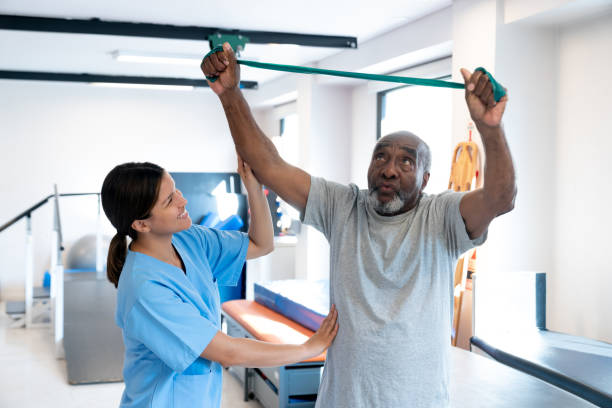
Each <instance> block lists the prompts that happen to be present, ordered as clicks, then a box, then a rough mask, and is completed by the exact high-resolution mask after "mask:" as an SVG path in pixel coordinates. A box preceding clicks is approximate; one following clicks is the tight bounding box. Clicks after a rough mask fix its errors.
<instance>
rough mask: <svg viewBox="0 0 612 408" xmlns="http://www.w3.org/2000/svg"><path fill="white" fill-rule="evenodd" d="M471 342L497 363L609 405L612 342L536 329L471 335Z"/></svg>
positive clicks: (582, 396) (611, 394)
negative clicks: (502, 333)
mask: <svg viewBox="0 0 612 408" xmlns="http://www.w3.org/2000/svg"><path fill="white" fill-rule="evenodd" d="M471 344H472V348H473V349H474V348H477V349H480V350H482V351H483V352H485V353H486V354H488V355H489V356H491V357H493V358H494V359H495V360H497V361H499V362H500V363H503V364H506V365H508V366H510V367H512V368H515V369H517V370H520V371H522V372H525V373H527V374H530V375H533V376H534V377H537V378H539V379H541V380H543V381H546V382H548V383H550V384H553V385H555V386H557V387H559V388H562V389H564V390H566V391H568V392H571V393H573V394H575V395H577V396H579V397H581V398H584V399H585V400H587V401H590V402H592V403H593V404H595V405H596V406H599V407H606V408H607V407H610V408H612V345H611V344H608V343H604V342H600V341H595V340H590V339H586V338H583V337H578V336H571V335H567V334H561V333H556V332H552V331H548V330H535V329H534V330H533V331H529V332H526V333H525V332H522V333H520V334H512V335H505V336H500V335H497V336H496V335H495V334H487V335H482V336H481V337H480V336H479V337H473V338H472V339H471Z"/></svg>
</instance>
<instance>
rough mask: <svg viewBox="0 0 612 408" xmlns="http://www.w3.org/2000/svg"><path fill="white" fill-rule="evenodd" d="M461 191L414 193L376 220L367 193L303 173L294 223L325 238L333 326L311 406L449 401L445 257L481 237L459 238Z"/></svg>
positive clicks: (462, 234)
mask: <svg viewBox="0 0 612 408" xmlns="http://www.w3.org/2000/svg"><path fill="white" fill-rule="evenodd" d="M462 196H463V193H455V192H450V191H447V192H444V193H442V194H439V195H423V197H422V198H421V200H420V202H419V204H418V205H417V207H416V208H414V209H412V210H410V211H408V212H406V213H404V214H400V215H396V216H392V217H385V216H381V215H379V214H377V213H376V212H375V211H374V209H373V208H372V207H371V206H370V205H369V204H368V201H367V197H368V192H367V190H361V191H360V190H359V188H358V187H357V186H356V185H354V184H350V185H348V186H344V185H340V184H337V183H333V182H329V181H326V180H324V179H321V178H316V177H312V178H311V187H310V193H309V195H308V202H307V204H306V209H305V211H304V220H303V221H304V223H306V224H310V225H312V226H314V227H315V228H316V229H318V230H319V231H321V232H322V233H323V234H324V235H325V237H326V238H327V240H328V241H329V244H330V301H331V302H332V303H334V304H336V307H337V308H338V319H339V325H340V329H339V331H338V335H337V337H336V339H335V341H334V343H333V344H332V345H331V347H330V348H329V350H328V352H327V361H326V362H325V369H324V371H323V377H322V380H321V385H320V388H319V396H318V400H317V404H316V406H317V407H319V408H343V407H347V408H349V407H350V408H360V407H364V408H366V407H367V408H371V407H384V408H393V407H398V408H405V407H411V408H416V407H428V408H429V407H435V408H441V407H445V406H448V405H449V393H448V388H449V387H448V384H449V371H450V370H449V364H450V360H449V357H450V356H449V354H450V335H451V321H452V319H451V315H452V307H451V305H452V299H453V269H454V264H455V261H456V260H457V258H458V257H459V256H460V255H461V254H462V253H463V252H465V251H467V250H468V249H470V248H472V247H474V246H476V245H480V244H482V243H483V242H484V241H485V239H486V233H485V234H483V236H481V237H480V238H478V239H476V240H470V238H469V237H468V234H467V232H466V229H465V223H464V221H463V218H462V217H461V214H460V213H459V202H460V201H461V197H462Z"/></svg>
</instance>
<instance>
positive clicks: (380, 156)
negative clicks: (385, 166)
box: [376, 153, 385, 160]
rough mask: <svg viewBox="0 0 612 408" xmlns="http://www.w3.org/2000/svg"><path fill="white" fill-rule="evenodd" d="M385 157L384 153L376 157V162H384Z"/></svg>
mask: <svg viewBox="0 0 612 408" xmlns="http://www.w3.org/2000/svg"><path fill="white" fill-rule="evenodd" d="M384 157H385V156H384V155H383V154H382V153H378V154H377V155H376V160H382V159H383V158H384Z"/></svg>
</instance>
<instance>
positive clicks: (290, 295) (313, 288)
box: [254, 279, 329, 331]
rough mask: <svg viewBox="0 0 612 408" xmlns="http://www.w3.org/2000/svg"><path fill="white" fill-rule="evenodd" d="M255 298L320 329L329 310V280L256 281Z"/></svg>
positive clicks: (313, 327) (294, 318)
mask: <svg viewBox="0 0 612 408" xmlns="http://www.w3.org/2000/svg"><path fill="white" fill-rule="evenodd" d="M254 297H255V301H256V302H257V303H259V304H261V305H264V306H265V307H267V308H268V309H272V310H274V311H275V312H277V313H280V314H282V315H283V316H286V317H288V318H289V319H291V320H293V321H294V322H296V323H299V324H301V325H302V326H304V327H306V328H308V329H310V330H312V331H317V329H318V328H319V326H321V322H323V319H325V316H327V313H328V311H329V281H328V280H319V281H308V280H303V279H289V280H277V281H270V282H260V283H255V286H254Z"/></svg>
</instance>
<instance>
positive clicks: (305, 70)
mask: <svg viewBox="0 0 612 408" xmlns="http://www.w3.org/2000/svg"><path fill="white" fill-rule="evenodd" d="M219 51H223V47H221V46H218V47H215V48H213V49H212V50H211V51H210V52H209V53H208V54H206V56H205V57H204V59H206V58H208V56H209V55H210V54H213V53H215V52H219ZM238 64H240V65H246V66H249V67H254V68H261V69H269V70H273V71H283V72H293V73H298V74H321V75H331V76H338V77H346V78H357V79H366V80H371V81H383V82H396V83H400V84H408V85H421V86H433V87H438V88H454V89H465V85H464V84H462V83H460V82H451V81H443V80H440V79H424V78H412V77H402V76H396V75H378V74H364V73H360V72H349V71H336V70H332V69H321V68H310V67H300V66H296V65H282V64H270V63H266V62H257V61H249V60H238ZM476 71H482V72H483V73H485V74H487V75H488V77H489V79H490V81H491V85H492V86H493V97H494V98H495V102H499V100H500V99H501V98H502V97H503V96H504V95H506V91H505V90H504V88H503V87H502V86H501V85H500V84H499V82H497V81H496V80H495V78H493V75H491V74H490V73H489V72H488V71H487V70H486V69H484V68H482V67H478V68H476ZM217 78H218V77H209V76H207V77H206V79H208V80H209V81H210V82H215V81H216V80H217Z"/></svg>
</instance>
